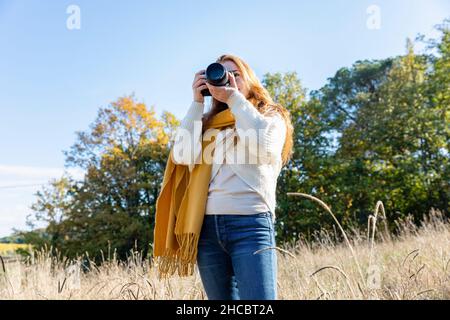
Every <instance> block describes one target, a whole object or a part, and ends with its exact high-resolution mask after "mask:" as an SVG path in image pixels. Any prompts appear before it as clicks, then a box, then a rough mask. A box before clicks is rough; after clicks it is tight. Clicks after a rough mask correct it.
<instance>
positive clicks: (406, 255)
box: [0, 211, 450, 300]
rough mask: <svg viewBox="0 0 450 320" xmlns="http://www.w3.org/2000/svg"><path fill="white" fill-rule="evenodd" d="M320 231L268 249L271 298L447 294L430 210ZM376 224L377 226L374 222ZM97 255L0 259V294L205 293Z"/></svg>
mask: <svg viewBox="0 0 450 320" xmlns="http://www.w3.org/2000/svg"><path fill="white" fill-rule="evenodd" d="M370 221H371V225H372V228H371V229H370V230H369V232H367V230H365V231H364V232H361V231H355V230H353V231H348V230H346V231H347V232H346V237H347V240H348V241H344V242H341V243H339V244H336V241H335V237H336V234H330V233H327V232H321V233H318V234H317V240H316V241H315V242H314V243H305V242H303V241H299V242H298V243H295V244H292V245H291V246H289V247H283V248H278V247H277V248H276V249H274V250H276V252H277V255H278V299H395V300H397V299H399V300H400V299H401V300H403V299H450V225H449V224H448V222H447V221H446V219H444V218H443V216H442V215H441V214H440V213H439V212H436V211H432V212H431V213H430V215H428V216H427V217H426V218H425V219H424V221H423V223H422V224H421V225H420V226H416V225H414V224H413V223H412V222H411V220H410V219H406V220H404V221H400V222H398V224H397V225H398V228H399V230H401V232H400V233H399V234H398V235H396V236H392V235H389V234H387V233H385V232H384V228H383V227H380V228H379V230H377V232H372V231H374V230H375V229H374V228H373V224H372V223H373V222H375V221H376V220H375V217H373V218H371V220H370ZM381 225H382V224H381ZM141 261H142V260H141V258H140V256H139V254H138V253H135V254H133V255H132V256H131V257H130V259H129V260H128V261H127V262H118V261H116V260H115V259H111V260H110V261H105V262H104V263H103V264H102V265H100V266H98V267H97V266H95V265H93V267H91V270H90V271H88V272H86V273H83V272H80V268H79V264H77V263H72V264H69V263H67V262H66V261H65V260H64V259H61V258H60V259H58V258H55V257H51V256H50V255H49V254H48V253H46V252H35V253H34V254H33V256H32V257H31V259H29V260H28V262H23V261H12V262H6V263H4V264H3V266H2V264H1V262H0V299H206V295H205V292H204V290H203V287H202V284H201V281H200V277H199V274H198V271H196V273H195V275H194V276H192V277H188V278H179V277H178V276H175V277H173V278H170V279H167V280H158V278H157V274H156V269H155V266H154V265H153V263H152V260H151V259H147V260H144V262H141Z"/></svg>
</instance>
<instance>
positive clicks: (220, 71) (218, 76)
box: [202, 62, 230, 96]
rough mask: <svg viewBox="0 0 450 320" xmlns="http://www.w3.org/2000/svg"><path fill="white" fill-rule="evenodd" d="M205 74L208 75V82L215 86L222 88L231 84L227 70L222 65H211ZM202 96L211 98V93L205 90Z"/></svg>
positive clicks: (215, 63)
mask: <svg viewBox="0 0 450 320" xmlns="http://www.w3.org/2000/svg"><path fill="white" fill-rule="evenodd" d="M203 74H205V75H206V81H207V82H208V83H209V84H211V85H213V86H218V87H221V86H226V85H227V84H229V83H230V82H229V79H228V72H227V69H226V68H225V67H224V66H223V64H221V63H218V62H214V63H211V64H210V65H209V66H208V68H206V70H205V72H204V73H203ZM202 95H203V96H210V95H211V93H210V92H209V90H208V89H203V90H202Z"/></svg>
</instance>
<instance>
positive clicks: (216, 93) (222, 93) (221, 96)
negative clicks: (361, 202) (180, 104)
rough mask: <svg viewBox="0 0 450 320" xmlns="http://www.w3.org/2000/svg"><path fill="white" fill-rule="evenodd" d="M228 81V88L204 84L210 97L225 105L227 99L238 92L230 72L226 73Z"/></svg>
mask: <svg viewBox="0 0 450 320" xmlns="http://www.w3.org/2000/svg"><path fill="white" fill-rule="evenodd" d="M228 79H229V80H230V85H229V86H223V87H220V86H213V85H211V84H209V83H206V86H207V87H208V89H209V92H210V93H211V96H212V97H213V98H215V99H216V100H218V101H220V102H223V103H226V102H227V101H228V98H229V97H230V96H231V95H232V94H233V93H234V92H235V91H239V89H238V86H237V84H236V79H235V78H234V74H233V73H232V72H228Z"/></svg>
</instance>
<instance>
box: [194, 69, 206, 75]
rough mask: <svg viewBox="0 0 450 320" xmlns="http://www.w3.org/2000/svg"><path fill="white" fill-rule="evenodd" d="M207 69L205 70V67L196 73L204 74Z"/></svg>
mask: <svg viewBox="0 0 450 320" xmlns="http://www.w3.org/2000/svg"><path fill="white" fill-rule="evenodd" d="M205 71H206V70H204V69H203V70H200V71H199V72H197V73H196V74H195V75H198V74H202V73H205Z"/></svg>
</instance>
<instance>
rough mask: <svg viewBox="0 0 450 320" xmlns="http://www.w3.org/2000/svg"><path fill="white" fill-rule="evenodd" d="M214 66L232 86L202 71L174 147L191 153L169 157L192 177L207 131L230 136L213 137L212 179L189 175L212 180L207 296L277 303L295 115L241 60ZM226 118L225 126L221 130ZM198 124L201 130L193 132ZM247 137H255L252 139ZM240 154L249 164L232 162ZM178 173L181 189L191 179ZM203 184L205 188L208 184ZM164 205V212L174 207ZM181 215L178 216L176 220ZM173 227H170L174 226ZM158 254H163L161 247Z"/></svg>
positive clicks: (205, 238) (206, 230) (205, 219)
mask: <svg viewBox="0 0 450 320" xmlns="http://www.w3.org/2000/svg"><path fill="white" fill-rule="evenodd" d="M216 62H219V63H221V64H222V65H223V66H224V67H225V68H226V69H227V71H228V72H229V80H230V85H228V86H223V87H219V86H217V87H216V86H212V85H210V84H209V83H207V82H206V79H205V75H204V70H201V71H199V72H198V73H196V74H195V77H194V81H193V85H192V89H193V102H192V104H191V106H190V108H189V110H188V111H187V113H186V116H185V117H184V118H183V120H182V121H181V124H180V127H179V129H178V130H177V133H176V135H175V139H174V141H175V144H174V147H173V149H176V150H178V151H180V150H181V151H187V152H184V153H183V154H184V156H179V152H174V153H171V155H172V157H171V160H172V161H173V163H175V164H177V165H186V166H189V172H194V171H193V168H194V166H195V164H197V163H199V162H198V160H199V158H201V157H200V155H201V154H202V141H203V140H204V139H205V137H204V135H206V132H207V130H205V129H206V128H210V127H211V126H212V127H215V128H218V127H220V129H221V130H219V131H220V132H221V133H224V132H226V134H223V135H222V136H221V137H222V139H220V138H217V137H220V136H219V135H217V136H216V139H215V140H214V141H215V142H214V143H215V149H214V159H215V160H214V162H213V163H212V165H211V169H209V167H208V169H207V171H208V175H206V174H204V173H203V174H200V173H197V174H196V175H195V174H193V176H192V177H191V178H192V179H198V180H199V179H201V177H205V176H206V177H207V179H208V180H209V181H206V187H205V188H207V189H204V190H205V192H204V193H205V194H207V195H205V197H204V198H202V199H206V204H205V206H204V208H205V210H204V213H202V214H204V216H203V215H202V220H201V221H202V223H201V224H200V227H199V230H200V229H201V231H200V235H199V237H198V247H197V256H196V262H197V265H198V270H199V273H200V276H201V280H202V283H203V286H204V288H205V291H206V294H207V296H208V298H209V299H214V300H217V299H222V300H238V299H255V300H270V299H271V300H274V299H277V255H276V250H274V249H270V248H271V247H275V245H276V243H275V231H274V222H275V204H276V199H275V191H276V185H277V178H278V176H279V174H280V171H281V168H282V166H283V165H285V164H286V163H287V162H288V160H289V159H290V157H291V156H292V145H293V138H292V134H293V132H292V131H293V127H292V123H291V119H290V114H289V112H288V110H287V109H285V108H284V107H282V106H281V105H279V104H276V103H274V101H273V100H272V98H271V97H270V95H269V93H268V91H267V90H266V89H265V88H264V87H263V86H262V85H261V83H260V82H259V80H258V78H257V77H256V76H255V73H254V72H253V70H252V69H251V68H250V67H249V66H248V64H247V63H245V62H244V61H243V60H242V59H240V58H239V57H237V56H234V55H222V56H221V57H219V58H218V59H217V61H216ZM204 89H209V91H210V93H211V95H212V100H211V101H212V104H211V108H210V110H209V112H207V113H206V114H204V97H203V95H202V93H201V91H202V90H204ZM230 111H231V113H230ZM218 119H219V120H218ZM220 119H221V120H220ZM230 120H231V121H230ZM220 121H222V122H221V123H222V124H223V125H222V126H218V125H217V124H218V123H219V122H220ZM198 124H200V126H202V130H198V127H197V129H196V128H195V127H196V125H197V126H198ZM225 124H228V125H225ZM214 125H215V126H214ZM225 129H226V130H225ZM181 132H184V133H186V132H187V133H189V136H190V137H191V138H190V139H192V140H191V141H192V142H193V143H194V147H193V148H187V147H186V146H187V145H186V141H185V140H183V139H180V135H181ZM249 132H250V133H251V132H253V133H255V134H254V135H253V136H251V134H250V135H247V134H248V133H249ZM249 137H250V139H249ZM251 137H254V138H255V139H253V140H252V139H251ZM224 140H227V141H232V143H228V144H226V146H225V147H223V148H222V149H220V150H221V151H220V152H219V151H218V150H219V147H218V146H219V143H223V141H224ZM203 147H204V145H203ZM183 148H184V149H185V150H183ZM187 149H189V150H187ZM222 151H225V152H224V153H222ZM231 151H233V152H231ZM242 151H244V152H245V153H246V155H245V157H244V158H240V159H241V160H242V159H245V161H244V162H243V161H239V160H236V158H233V156H235V155H236V153H237V152H242ZM247 156H248V157H247ZM250 156H256V157H257V158H256V159H257V160H256V161H254V159H255V158H253V160H250ZM217 160H220V161H217ZM170 169H171V170H170V171H169V169H168V171H169V173H170V172H175V171H176V170H174V169H173V166H171V167H170ZM209 172H211V173H210V175H209ZM169 173H166V175H168V174H169ZM178 173H179V174H178V176H177V178H176V179H175V180H176V181H177V183H178V184H177V185H181V184H183V182H180V181H181V179H182V178H181V177H184V176H186V174H185V173H182V172H181V173H180V172H178ZM174 175H176V174H174ZM166 184H167V183H166ZM166 184H165V185H166ZM171 184H172V185H173V184H175V182H172V183H171ZM185 184H186V185H188V186H190V187H192V188H194V187H195V188H197V190H201V189H202V188H203V187H198V186H194V185H195V184H194V183H190V182H189V183H187V182H186V183H185ZM201 185H205V182H202V184H201ZM167 188H168V187H167ZM171 192H172V194H173V193H176V191H171ZM169 193H170V192H169V191H167V195H164V197H166V198H168V197H169ZM192 193H193V195H192V194H191V196H190V198H191V199H192V198H195V200H186V201H190V202H191V203H192V202H198V201H203V200H198V199H197V194H198V195H199V194H200V193H201V192H192ZM161 198H163V196H161ZM183 198H189V196H187V197H183ZM162 201H163V200H161V203H160V207H161V209H160V211H161V212H162V211H163V210H164V208H165V207H168V205H163V204H162ZM188 206H189V205H186V204H184V207H183V210H185V211H187V210H188V209H189V208H188V209H186V207H188ZM199 207H200V208H203V207H202V206H198V207H197V208H199ZM180 210H182V209H180ZM196 210H198V209H196ZM163 214H164V213H160V214H159V215H160V219H163V217H164V216H163ZM194 214H195V213H194ZM191 215H192V213H191ZM180 216H181V214H180V213H178V218H180ZM168 220H170V219H168ZM173 220H175V218H173ZM183 222H184V223H185V224H189V223H187V222H186V221H183ZM161 224H162V223H161ZM167 224H168V225H170V222H167ZM173 224H174V223H172V225H173ZM191 225H192V223H191ZM159 229H164V228H159ZM166 229H167V228H166ZM179 229H181V228H179ZM160 238H164V237H163V236H160ZM180 239H181V237H180ZM186 239H187V238H186ZM189 241H190V242H191V243H192V242H194V241H193V240H192V238H191V240H180V242H183V243H186V242H189ZM173 242H175V241H173ZM160 247H161V248H162V245H160ZM158 251H161V252H162V249H161V250H158ZM185 256H186V255H185ZM166 265H167V266H169V265H170V263H167V264H166ZM169 268H170V267H167V268H166V270H168V269H169Z"/></svg>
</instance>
